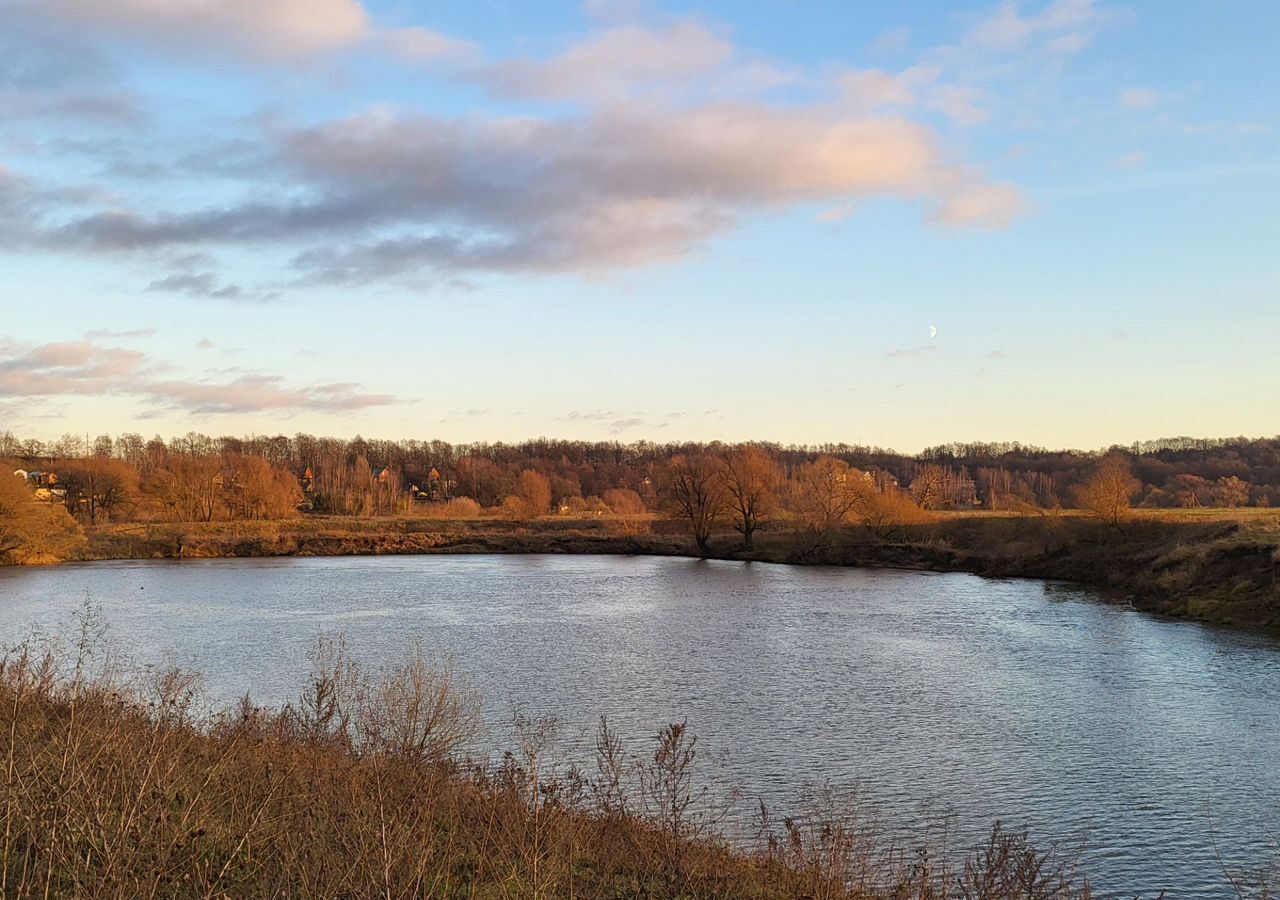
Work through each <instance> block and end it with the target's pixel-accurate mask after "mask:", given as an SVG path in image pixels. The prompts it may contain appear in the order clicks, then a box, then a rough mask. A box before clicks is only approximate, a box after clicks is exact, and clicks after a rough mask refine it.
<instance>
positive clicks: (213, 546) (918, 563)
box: [83, 510, 1280, 627]
mask: <svg viewBox="0 0 1280 900" xmlns="http://www.w3.org/2000/svg"><path fill="white" fill-rule="evenodd" d="M88 537H89V544H88V547H87V549H86V551H85V552H84V554H83V556H84V558H86V559H99V560H101V559H161V558H218V557H252V556H332V555H361V554H406V553H615V554H657V555H684V556H694V555H697V551H696V548H695V547H694V545H693V542H692V541H691V540H689V539H688V538H687V537H686V536H685V535H684V533H683V532H682V531H681V529H680V525H679V523H676V522H670V521H666V520H661V519H656V520H655V519H648V518H645V519H630V520H628V519H607V518H605V519H583V520H574V519H561V518H551V519H540V520H535V521H532V522H517V521H506V520H500V519H491V518H489V519H477V520H433V519H423V518H398V519H396V518H388V519H352V518H337V517H333V518H327V517H308V518H303V519H297V520H290V521H283V522H230V523H223V522H215V523H209V524H191V523H187V524H151V525H119V526H103V527H99V528H92V529H89V530H88ZM756 545H757V546H756V549H755V551H754V552H752V553H751V554H746V553H744V552H742V551H741V550H740V549H739V548H740V543H739V541H738V539H737V535H736V534H734V533H733V532H729V533H724V534H719V535H717V536H716V537H715V538H714V539H713V541H712V545H711V553H710V555H712V556H714V557H718V558H726V559H754V560H759V561H765V562H777V563H789V564H826V565H849V566H872V567H897V568H913V569H928V570H933V571H964V572H973V573H976V574H981V575H987V576H992V577H1028V578H1051V579H1060V580H1064V581H1071V582H1075V583H1079V584H1085V585H1090V586H1094V587H1099V588H1104V589H1106V590H1107V591H1108V592H1110V594H1111V595H1113V596H1115V597H1116V598H1117V599H1119V600H1122V601H1127V602H1131V603H1133V604H1134V605H1135V606H1137V607H1139V608H1141V609H1145V610H1149V611H1152V612H1158V613H1162V614H1167V615H1173V616H1182V617H1187V618H1193V619H1199V620H1204V621H1215V622H1225V623H1233V624H1242V625H1262V626H1272V627H1275V626H1280V514H1277V513H1275V512H1261V511H1254V510H1251V511H1248V513H1240V512H1237V511H1195V512H1193V513H1188V514H1168V513H1161V514H1138V515H1135V516H1134V517H1133V518H1131V519H1129V520H1127V521H1124V522H1122V523H1120V524H1117V525H1111V524H1107V523H1104V522H1101V521H1099V520H1097V519H1094V518H1089V517H1085V516H1079V515H1072V514H1063V515H1031V516H1017V515H1008V514H1002V515H994V514H987V515H973V514H967V515H966V514H961V515H935V516H933V517H931V518H929V519H928V520H927V521H925V522H923V523H920V524H915V525H905V526H893V527H889V528H885V529H881V530H880V531H879V532H873V531H870V530H867V529H863V528H856V529H844V530H841V531H839V532H836V533H833V534H829V535H797V534H794V533H792V532H790V531H786V530H769V529H766V530H763V531H761V532H759V533H758V534H757V536H756Z"/></svg>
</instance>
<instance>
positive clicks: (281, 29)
mask: <svg viewBox="0 0 1280 900" xmlns="http://www.w3.org/2000/svg"><path fill="white" fill-rule="evenodd" d="M21 5H22V6H23V8H24V9H25V10H26V11H28V12H29V13H31V14H34V15H38V16H40V17H41V18H44V19H46V20H52V21H54V22H56V23H61V24H64V25H70V26H73V27H76V28H82V29H83V28H94V29H100V30H104V31H107V32H113V33H114V34H116V35H117V36H118V37H121V38H124V39H127V40H132V41H141V42H148V43H151V44H155V45H158V46H160V47H162V48H163V49H167V50H180V51H190V50H195V51H198V52H209V53H226V54H230V55H233V56H239V57H243V58H248V59H253V60H258V61H264V62H297V61H304V60H307V59H309V58H311V57H314V56H317V55H320V54H326V53H333V52H336V51H342V50H350V49H354V48H361V47H363V48H367V49H370V50H375V51H377V50H386V51H389V52H391V53H394V54H395V55H397V56H399V57H401V58H404V59H410V60H420V59H428V58H449V59H455V60H461V59H470V58H471V56H472V50H473V48H472V47H471V45H469V44H468V43H467V42H465V41H458V40H454V39H450V38H447V37H445V36H443V35H440V34H438V33H436V32H433V31H429V30H427V29H424V28H406V29H388V28H380V27H378V26H377V25H376V24H375V23H374V21H373V19H372V17H371V16H370V14H369V11H368V10H367V9H366V8H365V6H364V5H363V4H362V3H360V2H359V0H23V2H22V4H21Z"/></svg>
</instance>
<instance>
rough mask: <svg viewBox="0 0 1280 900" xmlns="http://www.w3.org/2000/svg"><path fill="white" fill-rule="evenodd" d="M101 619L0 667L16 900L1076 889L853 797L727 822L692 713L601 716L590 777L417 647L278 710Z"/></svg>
mask: <svg viewBox="0 0 1280 900" xmlns="http://www.w3.org/2000/svg"><path fill="white" fill-rule="evenodd" d="M94 644H95V641H94V637H93V634H92V628H91V627H90V625H89V623H88V620H87V619H86V625H85V627H84V629H83V631H82V635H81V638H80V640H79V641H78V642H76V645H75V646H74V647H73V648H72V649H71V650H70V651H69V652H66V653H59V652H54V651H50V650H49V649H47V648H39V647H37V645H35V644H32V643H28V644H26V645H23V646H21V647H19V648H17V649H15V650H13V651H11V652H10V653H8V654H7V655H6V656H5V658H4V659H3V662H2V663H0V709H2V710H3V711H2V712H0V733H3V735H4V739H3V746H0V765H2V766H3V769H4V772H3V777H2V783H3V787H4V790H3V799H2V801H0V802H2V805H3V811H2V813H0V818H2V819H3V824H2V827H0V828H2V832H3V834H2V835H0V841H3V854H2V856H0V894H3V895H4V896H7V897H95V898H97V897H143V896H146V897H384V898H393V897H394V898H399V897H405V898H408V897H440V898H464V897H466V898H517V897H521V898H561V897H564V898H606V897H607V898H615V900H618V898H667V897H669V898H676V897H687V898H825V900H841V898H881V897H883V898H902V900H907V898H920V900H923V898H942V897H972V898H988V900H1001V898H1028V900H1030V898H1068V897H1078V896H1088V893H1089V892H1088V888H1087V887H1085V886H1083V884H1082V883H1078V882H1076V881H1075V880H1074V878H1073V875H1072V869H1071V866H1070V865H1068V864H1067V863H1066V862H1064V861H1063V860H1060V859H1058V858H1056V857H1055V856H1054V855H1053V854H1051V853H1050V854H1045V853H1039V852H1036V851H1035V850H1033V849H1032V848H1031V847H1030V846H1029V845H1028V843H1027V840H1026V837H1025V835H1020V834H1011V833H1009V832H1006V831H1004V830H1002V829H1000V828H999V827H998V826H997V827H996V829H995V830H993V832H992V834H991V837H990V840H989V841H988V842H987V843H986V844H985V845H984V846H983V847H980V848H978V849H977V850H975V851H974V852H973V853H971V854H970V855H969V856H968V857H967V858H964V859H961V860H959V861H958V862H956V864H955V865H954V866H952V865H949V864H948V863H947V862H946V860H945V859H943V858H942V857H940V856H939V857H935V856H933V855H930V853H929V852H926V851H925V850H923V849H920V850H918V851H917V850H913V851H911V852H906V851H903V850H900V849H895V848H894V847H892V846H889V845H887V844H886V843H884V842H883V840H882V835H881V834H880V832H879V831H878V830H877V829H875V828H873V827H870V826H869V825H867V823H866V820H864V819H863V818H862V817H860V816H859V815H857V814H856V810H855V811H851V810H850V809H849V808H847V807H840V806H837V805H834V804H832V805H829V806H828V807H827V808H824V809H820V810H817V811H815V812H814V814H811V815H810V816H807V817H803V818H797V819H783V820H781V821H775V820H774V819H773V817H772V816H771V815H770V813H769V812H768V811H767V810H763V809H762V810H761V816H760V828H759V832H758V835H757V841H756V844H755V846H754V847H753V848H744V847H737V848H735V847H732V846H731V845H730V844H729V843H727V842H726V841H725V839H724V838H722V837H721V836H720V835H719V834H718V833H717V831H716V827H715V826H716V822H717V814H718V813H717V810H718V808H717V807H716V806H715V804H713V803H710V802H709V801H710V799H711V798H710V797H709V796H708V795H707V794H706V793H705V791H704V790H703V789H701V788H699V787H698V784H699V779H698V775H697V760H698V751H697V743H696V739H695V738H694V737H693V736H692V735H691V734H690V733H689V732H688V730H687V729H686V728H685V727H684V725H682V724H680V725H671V726H668V727H667V728H665V729H663V730H662V732H661V733H660V734H659V736H658V739H657V741H656V744H655V746H654V748H653V749H652V750H651V751H650V752H647V753H642V754H632V753H628V752H627V751H626V749H625V748H624V747H623V746H622V744H621V742H620V741H619V739H618V738H617V736H616V734H615V733H614V732H613V731H612V729H610V727H609V725H608V723H607V722H604V721H602V722H601V728H600V732H599V735H598V740H597V745H596V759H595V763H594V766H593V767H590V768H591V770H590V771H584V770H582V769H580V768H576V767H574V766H570V765H565V764H564V763H563V762H562V761H559V760H557V759H556V756H555V740H554V738H555V728H554V723H551V722H545V721H532V720H528V719H520V720H518V721H517V728H516V735H517V740H516V744H517V746H516V747H515V749H513V750H512V751H510V752H508V753H506V754H504V755H503V756H502V757H500V758H499V759H497V760H496V761H476V760H474V759H470V758H466V757H463V756H460V753H461V751H462V748H463V747H464V746H466V745H468V744H469V743H471V742H473V741H474V739H475V734H476V724H477V722H478V718H477V715H476V709H477V707H476V700H475V698H474V696H473V695H472V694H471V693H470V692H469V690H468V689H467V688H466V686H465V685H463V684H461V683H460V680H459V679H458V677H457V675H456V674H455V673H453V672H452V671H451V670H450V669H449V667H448V666H447V665H446V664H443V663H441V662H440V661H438V660H434V659H432V658H431V657H430V656H429V655H427V654H425V653H422V652H420V651H413V652H411V653H410V654H409V655H408V656H407V658H406V659H405V660H404V661H403V662H402V663H401V664H399V665H396V666H392V667H390V668H388V669H386V670H383V671H380V672H376V673H366V672H362V671H361V670H360V667H359V666H357V665H356V664H355V663H354V662H353V661H352V660H350V658H349V657H348V655H347V653H346V651H345V648H344V646H343V644H342V642H341V641H326V642H321V643H320V644H318V645H317V647H316V650H315V652H314V654H313V657H312V662H313V665H314V671H313V675H312V677H311V680H310V682H309V685H308V687H307V689H306V690H305V692H304V693H303V695H302V696H301V697H300V698H299V700H298V701H297V702H296V703H295V704H291V705H289V706H288V707H286V708H284V709H282V710H275V711H268V710H263V709H260V708H258V707H255V706H254V705H253V704H252V703H251V702H250V701H249V700H248V699H247V698H246V699H245V700H244V701H243V702H242V703H241V704H240V705H239V706H238V707H236V708H235V709H232V710H223V711H220V712H205V711H202V710H203V708H202V705H201V699H200V698H201V693H200V689H199V679H198V678H196V677H194V676H192V675H190V674H189V673H185V672H182V671H180V670H171V671H167V672H163V673H161V674H159V675H154V676H151V677H149V678H146V679H138V678H136V677H132V676H126V675H122V674H121V673H120V672H119V671H117V670H115V669H113V667H112V666H111V665H110V664H109V663H110V660H103V659H100V658H99V657H97V656H96V655H95V653H94Z"/></svg>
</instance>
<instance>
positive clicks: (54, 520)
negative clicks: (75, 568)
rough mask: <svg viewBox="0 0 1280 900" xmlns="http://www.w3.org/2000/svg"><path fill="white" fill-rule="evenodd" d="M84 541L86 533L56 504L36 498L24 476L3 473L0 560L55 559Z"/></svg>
mask: <svg viewBox="0 0 1280 900" xmlns="http://www.w3.org/2000/svg"><path fill="white" fill-rule="evenodd" d="M83 544H84V532H83V531H81V529H80V526H79V525H78V524H77V523H76V521H75V520H74V519H73V518H71V516H70V515H68V514H67V511H66V510H65V509H64V508H63V507H62V506H61V505H60V504H57V503H47V502H42V501H39V500H37V499H36V498H35V494H34V493H33V492H32V490H31V487H30V486H29V485H28V484H27V483H26V481H25V480H24V479H21V478H15V477H14V476H12V475H9V474H7V473H3V472H0V560H3V561H7V562H16V563H23V562H46V561H47V562H53V561H57V560H60V559H66V558H67V557H68V556H70V555H71V554H72V553H73V552H74V551H75V550H77V549H79V547H81V546H82V545H83Z"/></svg>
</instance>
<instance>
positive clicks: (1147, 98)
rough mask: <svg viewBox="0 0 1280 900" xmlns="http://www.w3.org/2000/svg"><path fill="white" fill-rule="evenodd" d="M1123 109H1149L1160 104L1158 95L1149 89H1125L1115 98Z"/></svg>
mask: <svg viewBox="0 0 1280 900" xmlns="http://www.w3.org/2000/svg"><path fill="white" fill-rule="evenodd" d="M1116 102H1118V103H1119V104H1120V105H1121V106H1123V107H1124V108H1125V109H1150V108H1151V107H1153V106H1155V105H1156V104H1157V103H1159V102H1160V94H1159V93H1157V92H1156V91H1154V90H1152V89H1151V88H1145V87H1144V88H1125V89H1124V90H1122V91H1121V92H1120V93H1119V94H1118V95H1117V97H1116Z"/></svg>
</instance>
